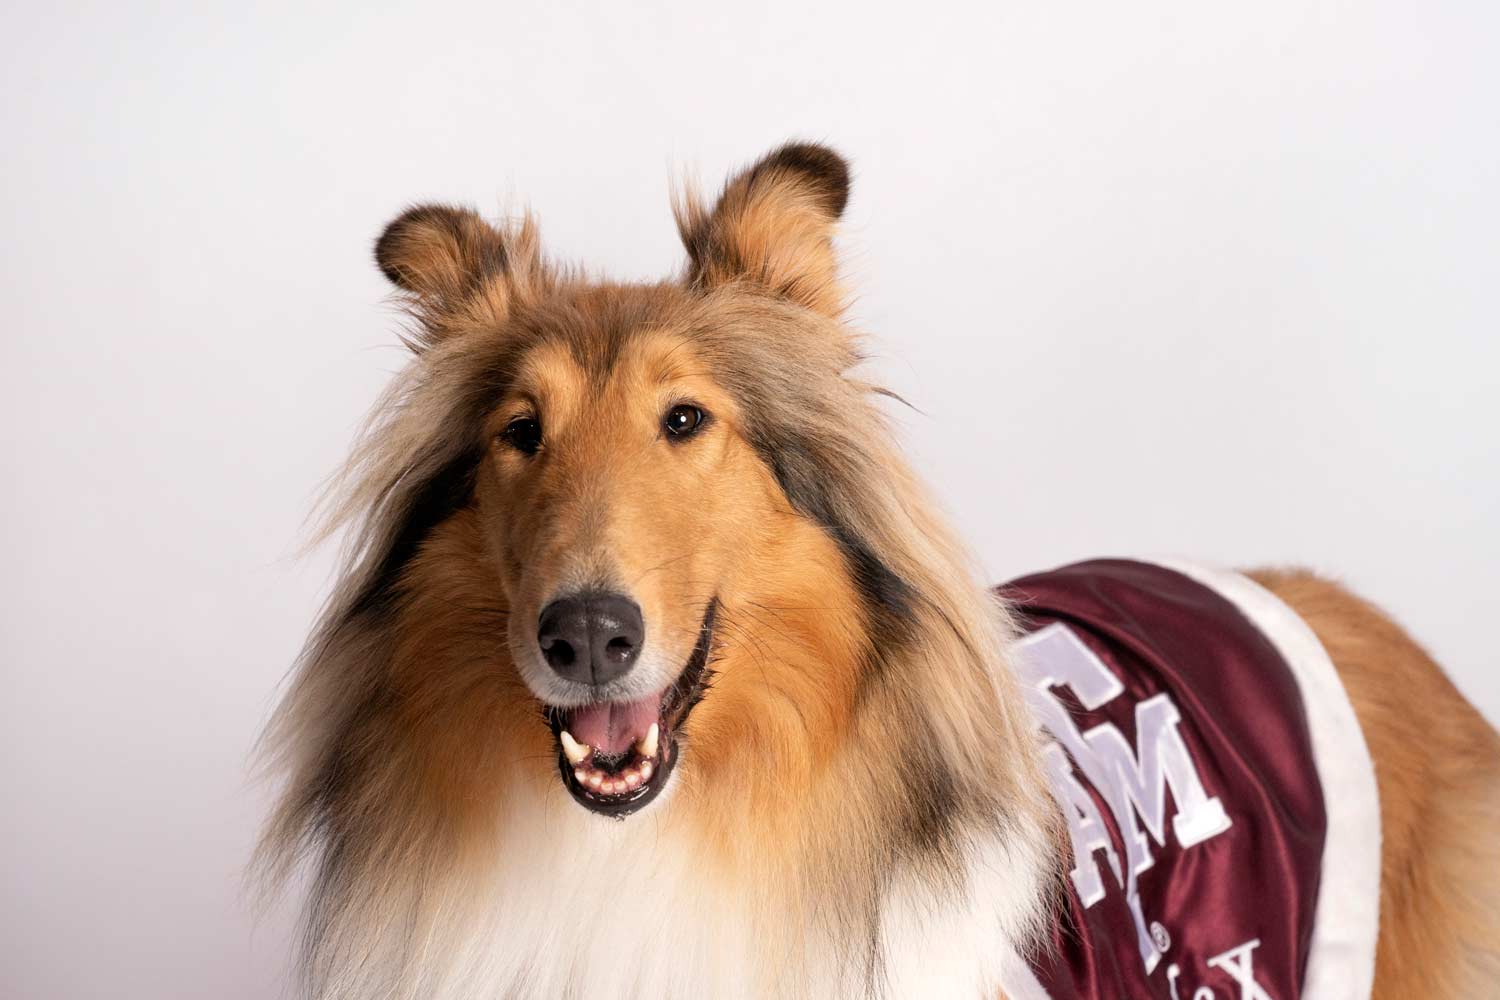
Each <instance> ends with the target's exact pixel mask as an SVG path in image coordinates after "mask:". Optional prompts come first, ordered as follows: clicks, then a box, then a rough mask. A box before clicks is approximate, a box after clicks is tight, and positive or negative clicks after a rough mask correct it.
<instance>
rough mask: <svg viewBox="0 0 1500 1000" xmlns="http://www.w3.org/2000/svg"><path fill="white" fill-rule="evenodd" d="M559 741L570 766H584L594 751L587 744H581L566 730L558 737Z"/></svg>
mask: <svg viewBox="0 0 1500 1000" xmlns="http://www.w3.org/2000/svg"><path fill="white" fill-rule="evenodd" d="M558 741H559V742H560V743H562V748H563V756H564V757H566V758H568V763H569V764H582V763H583V762H584V760H585V759H586V758H587V757H588V755H589V754H590V753H591V752H592V751H593V749H594V748H593V747H591V746H589V745H588V744H587V743H579V742H578V741H577V740H575V739H574V738H573V734H572V733H570V732H568V731H567V730H566V729H564V730H563V731H562V733H561V734H560V735H559V736H558Z"/></svg>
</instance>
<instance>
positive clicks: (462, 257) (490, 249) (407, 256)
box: [375, 205, 506, 300]
mask: <svg viewBox="0 0 1500 1000" xmlns="http://www.w3.org/2000/svg"><path fill="white" fill-rule="evenodd" d="M375 263H376V264H378V265H379V266H380V270H381V271H382V272H383V273H384V274H385V276H386V277H387V278H389V279H391V282H392V284H394V285H396V287H398V288H400V289H402V290H403V291H407V292H411V293H412V294H414V295H418V296H423V297H434V298H442V299H450V300H451V299H456V298H458V297H460V296H462V295H463V294H464V293H465V292H466V291H468V290H469V289H470V288H472V287H473V285H474V284H475V282H477V281H479V280H481V279H483V278H484V277H486V276H487V275H490V274H498V273H500V272H502V271H504V270H505V264H506V254H505V241H504V240H503V239H502V238H501V235H500V233H498V232H497V231H496V230H495V229H494V227H492V226H491V225H490V224H489V223H488V222H485V221H484V220H483V219H481V218H480V217H479V215H478V214H477V213H476V212H474V211H472V210H471V209H467V208H454V207H453V206H451V205H416V206H414V207H412V208H409V209H407V210H406V211H405V212H402V213H401V214H400V215H399V216H397V217H396V219H395V221H394V222H392V223H391V224H390V225H388V226H386V227H385V232H383V233H381V234H380V239H378V240H376V241H375Z"/></svg>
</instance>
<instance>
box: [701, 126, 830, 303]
mask: <svg viewBox="0 0 1500 1000" xmlns="http://www.w3.org/2000/svg"><path fill="white" fill-rule="evenodd" d="M848 201H849V165H848V164H847V163H845V162H844V159H843V157H841V156H839V155H838V154H837V153H835V152H834V151H833V150H831V149H829V148H828V147H826V146H817V145H813V144H810V143H788V144H787V145H785V146H782V147H781V148H780V149H777V150H775V151H773V152H771V153H769V154H768V155H767V156H765V157H764V158H763V159H761V161H760V162H758V163H756V164H755V165H754V166H753V167H751V168H750V169H748V170H746V171H744V172H742V173H740V174H739V175H738V176H736V177H735V178H733V179H732V180H730V182H729V183H728V184H727V185H725V187H724V193H723V194H721V195H720V196H719V200H718V202H717V203H716V204H715V205H714V207H713V211H711V212H710V211H708V210H707V209H706V208H705V207H704V205H703V204H702V202H700V201H698V200H697V199H696V198H692V197H688V198H685V199H683V200H682V201H680V202H679V203H678V205H677V207H676V211H675V214H676V216H677V230H678V232H679V233H681V234H682V242H683V244H684V245H685V246H686V247H687V252H688V282H689V284H691V285H694V286H696V287H699V288H715V287H718V286H721V285H725V284H729V283H732V282H753V283H755V284H757V285H760V286H762V287H764V288H767V289H770V290H771V291H772V292H774V293H776V294H778V295H782V296H784V297H786V298H788V299H791V300H792V301H794V302H796V303H798V304H800V305H803V306H806V307H807V308H809V309H812V310H815V311H817V312H820V313H823V314H824V315H827V316H837V315H838V314H839V313H840V312H841V311H842V310H843V307H844V296H843V291H842V289H841V288H840V287H839V284H838V269H837V259H836V255H835V253H834V250H833V232H834V227H835V225H836V223H837V222H838V220H839V216H841V215H842V214H843V212H844V206H845V205H846V204H847V203H848Z"/></svg>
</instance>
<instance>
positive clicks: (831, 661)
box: [259, 144, 1500, 1000]
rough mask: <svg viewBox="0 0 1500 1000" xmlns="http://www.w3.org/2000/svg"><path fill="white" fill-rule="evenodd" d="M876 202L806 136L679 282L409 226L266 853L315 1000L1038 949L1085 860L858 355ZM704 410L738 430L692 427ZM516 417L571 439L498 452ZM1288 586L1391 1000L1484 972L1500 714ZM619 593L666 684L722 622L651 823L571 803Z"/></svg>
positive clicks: (1330, 596)
mask: <svg viewBox="0 0 1500 1000" xmlns="http://www.w3.org/2000/svg"><path fill="white" fill-rule="evenodd" d="M848 190H849V173H848V169H847V167H846V165H845V164H844V161H843V160H842V159H841V158H839V157H838V156H837V155H836V154H834V153H832V152H831V151H829V150H827V149H825V148H823V147H819V146H812V145H805V144H792V145H788V146H784V147H782V148H780V149H778V150H776V151H774V152H772V153H771V154H769V155H768V156H766V157H765V158H764V159H762V160H761V161H759V162H758V163H756V164H755V165H754V166H752V167H751V168H749V169H748V170H746V171H744V172H743V173H741V174H739V175H738V176H737V177H735V178H733V179H732V180H731V181H730V182H729V183H728V185H727V186H726V187H725V189H724V191H723V192H722V194H721V195H720V196H719V198H718V199H717V201H716V202H715V203H714V204H713V205H712V206H709V205H707V204H704V203H703V202H701V201H700V200H699V199H697V198H696V197H694V196H692V195H689V196H688V197H686V198H684V199H683V200H682V202H681V204H679V205H678V207H677V218H678V224H679V229H680V231H681V233H682V238H683V242H684V244H685V246H686V248H687V253H688V263H687V266H686V268H685V270H684V273H683V274H682V275H680V276H679V277H677V278H675V279H673V280H670V281H665V282H662V283H659V284H648V285H624V284H612V283H609V282H603V281H596V280H593V279H590V278H589V277H587V276H586V275H584V274H582V273H580V272H578V271H574V270H569V269H566V268H562V267H559V266H556V265H555V264H552V263H551V262H549V261H547V260H546V259H545V258H544V257H543V255H542V253H541V249H540V244H539V241H538V235H537V229H536V226H535V224H534V222H533V221H532V220H530V219H529V218H527V219H523V220H520V221H519V222H516V223H513V224H508V225H504V226H493V225H491V224H489V223H487V222H485V221H484V220H482V219H481V218H480V217H479V216H477V215H476V214H474V213H473V212H471V211H468V210H465V209H460V208H452V207H445V206H422V207H418V208H414V209H412V210H410V211H408V212H406V213H405V214H403V215H402V216H400V217H399V218H398V219H396V220H395V221H394V222H393V223H392V224H391V225H390V226H389V227H388V229H387V230H386V232H385V233H384V235H383V236H382V237H381V238H380V240H379V242H378V244H377V249H376V257H377V262H378V264H379V266H380V268H381V269H382V270H383V271H384V273H385V274H386V275H387V276H388V277H389V278H390V279H391V280H392V282H394V283H395V285H396V286H397V288H398V290H399V293H400V295H401V296H402V298H403V301H404V302H405V304H406V305H407V307H408V309H409V312H410V315H411V317H412V320H413V328H412V331H411V334H410V336H409V343H410V345H411V347H412V349H413V352H414V358H413V361H412V363H411V365H410V366H409V368H408V369H407V370H406V371H405V372H403V373H402V374H401V376H400V377H399V379H398V380H397V382H396V383H395V384H394V386H393V387H392V388H391V389H390V390H389V392H388V393H387V394H386V395H385V397H384V398H383V399H382V400H381V401H380V403H379V404H378V406H377V408H376V410H375V413H374V416H373V417H372V422H371V424H370V426H369V428H368V430H367V432H366V434H365V435H364V437H363V438H362V441H361V443H360V444H359V446H358V447H357V449H356V451H355V453H354V455H353V457H352V458H351V461H350V463H349V466H348V467H347V469H346V470H345V472H344V473H343V475H342V476H341V477H340V478H339V479H338V480H337V481H336V482H335V484H334V488H333V490H332V492H331V496H332V497H333V498H334V499H333V508H332V511H331V515H330V518H329V530H330V531H335V530H339V529H347V530H348V532H349V537H350V538H351V539H352V542H351V546H350V555H349V557H348V562H347V565H346V567H345V569H344V571H343V573H342V574H341V577H340V582H339V584H338V587H337V590H336V592H335V594H334V595H333V597H332V598H331V600H330V602H329V605H328V607H327V608H326V609H325V611H324V613H323V615H322V618H321V620H320V621H319V623H318V625H317V627H316V629H315V631H314V633H313V635H312V637H311V638H310V640H309V642H308V645H307V647H306V650H305V652H304V653H303V656H302V658H301V660H300V662H299V665H298V668H297V671H296V674H295V677H294V680H293V682H292V684H291V687H290V689H289V691H288V692H287V694H286V696H285V699H284V701H283V703H282V705H281V707H280V709H279V710H278V712H277V714H276V716H275V718H274V720H273V722H272V724H271V727H270V728H269V730H268V733H267V736H266V742H265V745H266V750H267V754H268V759H269V761H270V763H271V765H272V766H273V767H274V768H275V769H276V770H277V771H278V772H279V773H280V774H282V775H283V776H284V779H285V784H284V792H283V795H282V798H281V800H280V803H279V805H278V808H277V809H276V811H275V813H274V815H273V816H272V818H271V820H270V822H269V824H268V827H267V831H266V833H265V837H264V839H263V843H262V846H261V851H260V856H259V857H260V865H261V868H262V870H263V872H264V873H265V875H266V877H267V878H268V879H269V880H270V882H272V883H273V884H276V883H280V882H283V881H284V880H285V879H286V878H287V877H288V876H289V875H291V874H292V873H293V872H295V871H298V870H305V871H306V873H307V876H308V879H309V890H308V893H309V895H308V900H307V904H306V908H305V923H304V935H303V946H302V954H301V958H300V967H301V969H302V972H303V981H302V985H301V988H302V990H303V991H304V992H305V994H306V995H308V996H311V997H318V998H324V1000H334V998H338V1000H344V998H349V1000H353V998H368V997H373V996H379V997H391V998H407V997H410V998H417V997H423V998H449V997H451V998H458V997H497V998H498V997H516V998H521V997H539V998H540V997H547V998H554V997H572V996H578V997H583V996H590V997H632V996H642V997H645V996H651V997H697V996H715V997H733V996H786V997H804V996H805V997H830V996H861V997H881V996H890V997H902V996H986V995H990V996H993V995H995V994H996V993H997V991H998V989H999V987H998V983H999V982H1000V980H1001V978H1002V975H1003V971H1004V968H1005V966H1006V963H1008V962H1014V961H1017V960H1018V956H1023V955H1024V953H1025V952H1026V951H1027V949H1029V948H1030V947H1032V946H1033V944H1034V942H1035V939H1036V937H1035V936H1036V933H1037V931H1038V929H1039V928H1040V927H1042V926H1043V925H1044V922H1045V921H1046V919H1047V918H1048V915H1049V913H1050V911H1051V907H1052V906H1053V905H1054V901H1055V899H1056V894H1057V893H1058V892H1059V891H1060V888H1059V886H1060V875H1059V873H1060V868H1061V865H1062V861H1061V857H1062V853H1063V852H1062V842H1061V838H1060V836H1059V821H1058V817H1057V816H1056V814H1055V811H1054V807H1053V806H1052V804H1051V801H1050V799H1049V798H1048V795H1047V792H1046V790H1045V786H1044V783H1043V779H1042V776H1041V772H1040V770H1039V766H1038V734H1037V731H1036V729H1035V727H1034V725H1033V723H1032V721H1031V719H1030V717H1029V715H1028V713H1027V712H1026V710H1025V708H1024V704H1023V699H1022V698H1021V697H1020V695H1019V693H1018V690H1017V683H1016V680H1015V678H1014V676H1013V674H1012V672H1011V669H1010V667H1009V665H1008V662H1007V659H1006V655H1007V654H1006V645H1007V639H1008V636H1009V635H1010V625H1009V623H1008V620H1007V617H1006V610H1005V608H1004V607H1002V606H1001V605H1000V604H999V603H998V602H997V601H996V600H995V599H994V598H993V597H992V596H991V595H990V593H989V592H988V591H987V589H986V588H985V586H984V585H983V584H982V583H981V582H980V581H979V580H978V579H977V578H976V575H975V573H974V570H973V567H972V566H971V564H970V562H969V559H968V557H967V556H966V554H965V553H964V551H963V549H962V547H961V546H960V545H959V544H958V543H957V541H956V540H955V539H954V537H953V536H952V534H951V533H950V532H949V530H948V529H947V527H946V526H945V525H944V524H943V522H942V519H941V517H940V516H939V515H938V514H937V513H936V511H935V508H934V506H933V505H932V503H931V502H930V500H929V499H928V497H927V495H926V493H925V492H924V491H923V489H922V488H921V486H920V484H919V483H918V481H917V479H916V477H915V476H914V475H913V474H912V472H911V471H910V469H909V467H908V466H907V464H906V463H905V462H904V461H903V459H902V458H901V456H900V455H899V454H898V452H897V450H896V448H895V446H894V445H893V443H892V440H891V435H890V434H889V432H888V429H887V426H886V423H885V421H884V419H883V417H882V416H881V413H880V410H879V408H878V405H877V402H878V399H879V397H880V396H881V395H882V393H883V390H881V389H880V388H878V387H876V386H873V385H870V384H868V383H866V382H865V381H863V380H861V379H860V378H859V376H858V375H857V374H856V372H855V368H856V365H857V364H858V362H859V360H860V355H859V347H858V343H857V340H856V337H855V336H854V334H853V333H852V331H851V330H850V329H849V328H848V327H847V325H845V324H844V323H843V322H842V321H841V316H842V312H843V303H844V291H843V289H842V288H841V286H840V284H839V277H838V269H837V260H836V256H835V251H834V245H833V236H834V229H835V226H836V223H837V221H838V218H839V216H840V214H841V213H842V211H843V208H844V206H845V203H846V201H847V198H848ZM684 401H688V402H691V403H692V404H693V405H694V406H697V407H701V409H702V411H703V412H704V413H705V414H707V418H706V419H707V421H708V423H707V424H706V427H705V430H703V431H702V432H701V433H699V434H698V435H696V436H695V437H694V438H693V440H690V441H686V442H682V443H680V444H679V443H676V442H672V441H668V440H665V439H664V438H663V436H662V435H661V433H660V432H659V430H660V420H661V416H660V415H661V413H662V412H663V411H664V409H666V408H669V407H670V406H672V405H674V404H677V403H682V402H684ZM520 418H527V419H531V418H535V419H539V420H540V421H541V426H542V427H543V434H544V444H543V445H542V447H541V450H540V451H539V452H538V453H537V454H536V455H531V456H528V455H523V454H520V453H518V452H517V451H516V450H515V449H514V448H509V447H507V446H506V444H505V440H504V436H505V430H506V428H507V427H508V426H509V425H510V424H511V422H512V421H514V420H516V419H520ZM1258 578H1259V579H1260V580H1261V581H1262V582H1263V583H1264V584H1265V585H1266V586H1268V587H1269V588H1270V589H1272V590H1273V591H1275V592H1276V593H1278V594H1279V595H1280V596H1281V597H1282V598H1283V599H1284V600H1285V601H1286V602H1287V603H1289V604H1290V605H1291V606H1292V607H1293V608H1295V609H1296V610H1297V611H1299V612H1300V613H1301V614H1302V615H1303V616H1304V617H1305V618H1306V619H1307V620H1308V621H1309V623H1310V624H1311V625H1312V626H1313V628H1314V629H1315V631H1316V632H1317V633H1318V635H1319V637H1320V638H1321V639H1322V641H1323V643H1324V645H1325V646H1326V647H1327V648H1328V650H1329V652H1330V654H1332V657H1333V659H1334V661H1335V663H1336V664H1337V665H1338V666H1339V668H1340V670H1341V672H1342V676H1343V677H1344V679H1345V681H1346V684H1347V686H1348V688H1349V692H1350V696H1351V699H1352V700H1353V703H1354V705H1355V707H1356V710H1357V711H1358V713H1359V717H1360V720H1361V723H1362V725H1363V726H1364V728H1365V731H1366V736H1367V739H1368V742H1369V744H1370V747H1371V750H1372V753H1373V755H1374V757H1375V761H1376V767H1377V775H1378V778H1379V782H1380V790H1381V795H1382V811H1383V822H1384V823H1385V831H1384V835H1385V879H1384V884H1383V896H1382V935H1381V942H1380V949H1379V962H1378V978H1377V989H1376V996H1377V997H1379V998H1380V1000H1394V998H1398V997H1409V996H1415V995H1426V996H1435V997H1460V996H1474V995H1477V994H1476V993H1475V992H1473V989H1474V985H1473V984H1475V983H1493V982H1494V981H1495V978H1494V971H1495V967H1494V964H1493V963H1494V962H1495V957H1496V949H1497V941H1500V918H1497V907H1500V744H1497V739H1496V735H1495V732H1494V730H1493V729H1491V728H1490V727H1489V726H1488V725H1486V724H1485V723H1484V722H1483V720H1482V719H1481V718H1480V717H1479V716H1478V715H1477V713H1475V712H1474V710H1473V709H1472V708H1470V707H1469V706H1468V705H1467V704H1466V703H1465V702H1463V700H1462V699H1461V698H1460V697H1459V696H1458V695H1457V694H1456V692H1455V691H1454V690H1453V688H1452V687H1451V685H1450V684H1449V683H1448V682H1447V680H1446V679H1445V678H1444V677H1443V676H1442V674H1441V671H1440V670H1438V668H1437V667H1436V666H1435V665H1434V664H1433V663H1432V662H1431V660H1429V659H1428V658H1427V657H1426V656H1425V655H1424V654H1422V652H1421V651H1420V650H1419V649H1417V647H1416V646H1415V645H1413V644H1412V643H1411V640H1409V639H1408V638H1407V637H1406V636H1405V635H1404V634H1403V633H1401V631H1400V630H1399V629H1398V628H1397V627H1396V626H1394V625H1393V624H1391V623H1390V622H1389V620H1388V619H1386V618H1384V617H1383V616H1381V615H1379V613H1378V612H1375V611H1374V610H1373V609H1371V608H1370V607H1369V606H1368V605H1365V604H1364V603H1362V602H1360V601H1358V600H1357V599H1356V598H1353V597H1352V596H1350V595H1348V594H1347V593H1345V592H1344V591H1342V590H1340V589H1338V588H1337V587H1335V586H1334V585H1332V584H1329V583H1326V582H1323V581H1320V580H1318V579H1316V578H1314V577H1311V576H1308V575H1306V574H1300V573H1295V572H1293V573H1269V572H1268V573H1263V574H1260V575H1259V577H1258ZM600 584H608V585H609V586H612V587H615V588H617V589H621V590H624V591H627V592H628V593H629V594H630V595H631V596H632V597H633V598H634V599H635V600H636V601H637V602H638V603H639V605H640V607H641V609H642V613H643V615H644V619H645V622H646V629H647V634H648V635H649V636H650V637H651V640H650V643H649V645H648V647H647V649H646V650H645V651H644V652H643V654H642V657H641V659H640V661H639V662H638V664H637V665H636V667H635V669H634V670H633V671H632V672H631V674H630V675H629V677H628V678H627V679H626V680H625V681H624V682H623V683H624V684H625V685H626V687H622V689H621V691H622V692H623V693H628V694H629V695H631V696H636V695H639V694H642V693H644V692H645V691H646V690H649V689H654V688H658V687H661V686H663V685H666V684H670V683H672V681H673V679H674V677H675V676H676V674H677V673H678V672H680V671H681V669H682V664H683V663H684V662H685V661H686V659H687V658H688V657H689V655H690V653H691V651H692V649H693V646H694V643H695V641H696V640H697V638H698V636H699V633H700V629H701V625H702V622H703V621H704V618H705V614H706V613H707V612H708V611H709V610H710V609H717V610H716V611H715V614H714V621H715V625H714V628H713V641H712V647H711V650H710V663H711V683H710V686H709V689H708V691H707V693H706V694H705V695H704V696H703V698H702V700H701V702H700V703H699V704H698V705H697V706H696V707H695V708H694V709H693V710H692V712H691V715H690V716H689V717H687V719H686V721H685V723H684V724H683V728H682V731H681V733H680V734H679V736H680V747H681V764H680V767H678V768H677V770H676V771H675V772H674V774H673V776H672V779H671V781H670V783H669V784H668V785H667V786H666V787H665V789H664V791H663V794H662V795H661V796H660V797H659V798H658V799H657V800H656V801H654V802H652V803H651V805H650V806H649V807H647V808H646V809H645V810H644V811H643V812H641V813H639V814H637V815H634V816H631V817H629V818H628V819H625V820H623V821H617V820H614V819H610V818H606V817H601V816H595V815H592V814H590V813H588V812H587V811H586V810H584V809H582V808H580V806H579V805H578V804H577V803H575V802H574V801H573V800H572V799H570V798H569V796H568V794H567V793H566V792H565V791H564V789H563V787H562V785H561V784H560V782H559V776H558V763H557V758H558V748H557V745H556V742H555V740H554V737H553V735H552V733H551V731H550V730H549V727H548V725H547V723H546V721H545V718H544V713H543V708H544V705H545V704H548V703H550V702H549V701H548V699H549V698H552V697H553V696H555V695H556V682H555V680H554V679H553V678H552V677H551V675H550V674H549V672H548V670H547V668H546V666H545V664H544V663H542V661H541V660H540V659H539V658H538V654H537V652H536V649H535V635H536V621H537V616H538V613H539V611H540V609H541V607H542V605H543V604H544V603H545V602H546V601H547V600H548V599H549V597H550V596H551V595H554V594H556V593H558V592H559V589H560V588H567V587H581V586H595V585H600ZM627 688H628V690H627ZM622 696H623V695H622ZM1486 976H1488V977H1490V978H1485V977H1486ZM1413 983H1420V984H1421V985H1420V986H1413V985H1412V984H1413ZM1434 984H1437V985H1436V986H1434ZM1465 990H1468V992H1465Z"/></svg>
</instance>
